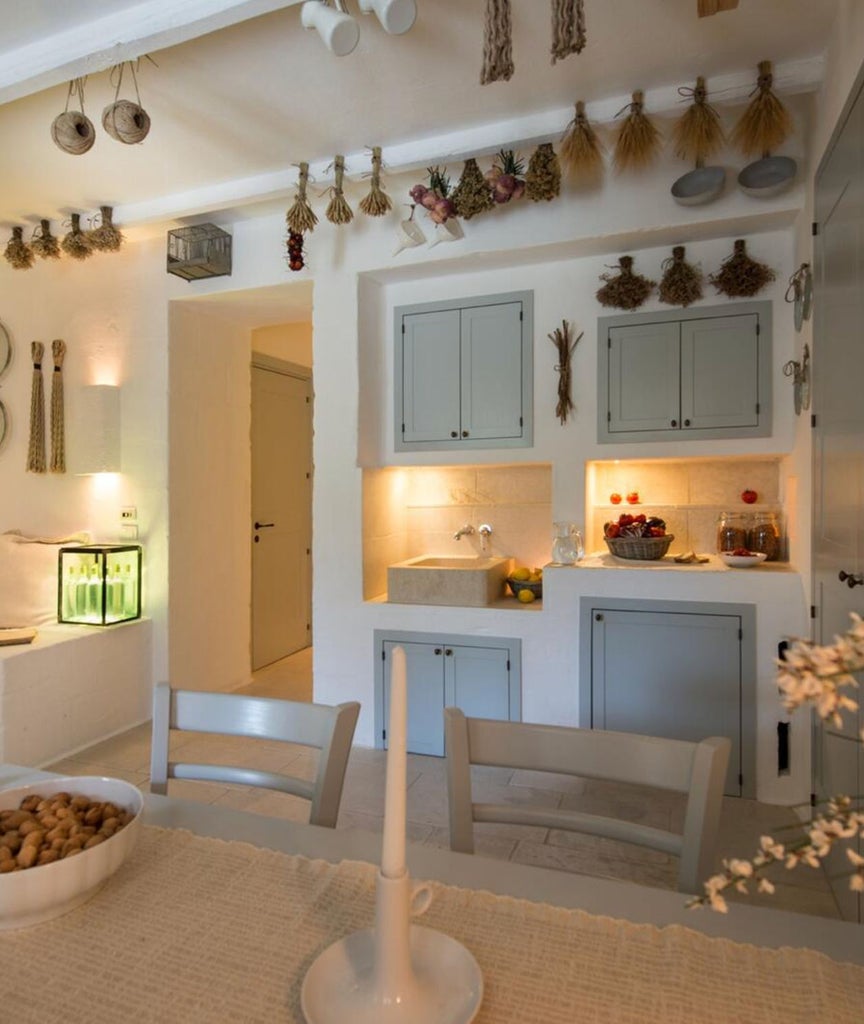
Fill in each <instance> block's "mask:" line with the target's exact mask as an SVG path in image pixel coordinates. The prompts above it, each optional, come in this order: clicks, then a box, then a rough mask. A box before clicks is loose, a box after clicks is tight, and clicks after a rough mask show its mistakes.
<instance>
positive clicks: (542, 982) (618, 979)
mask: <svg viewBox="0 0 864 1024" xmlns="http://www.w3.org/2000/svg"><path fill="white" fill-rule="evenodd" d="M40 778H46V779H51V778H56V776H55V775H53V774H51V773H49V772H42V771H38V770H36V769H33V768H28V767H26V766H20V765H11V764H3V765H0V789H7V788H10V787H14V786H19V785H27V784H30V783H32V782H34V781H37V780H38V779H40ZM380 858H381V836H380V835H377V834H374V833H370V832H363V831H360V830H354V829H340V828H336V829H327V828H320V827H316V826H312V825H306V824H301V823H297V822H293V821H286V820H284V819H275V818H267V817H264V816H261V815H257V814H253V813H249V812H245V811H239V810H234V809H232V808H228V807H224V806H217V805H210V804H205V803H197V802H194V801H190V800H180V799H176V798H173V797H170V796H168V797H163V796H156V795H152V794H148V795H147V796H146V798H145V806H144V810H143V812H142V827H141V830H140V835H139V838H138V841H137V843H136V845H135V847H134V849H133V850H132V852H131V854H130V856H129V857H128V859H127V860H126V861H125V862H124V863H123V864H122V865H121V867H120V868H119V870H118V871H117V872H116V873H115V874H114V875H113V876H112V877H111V878H109V879H108V881H107V882H106V884H105V885H104V886H103V887H102V888H101V889H100V890H99V891H98V892H97V893H96V894H95V895H94V896H93V897H92V898H91V899H90V900H89V901H88V902H86V903H84V904H83V905H81V906H79V907H77V908H76V909H74V910H72V911H70V912H68V913H66V914H64V915H63V916H60V917H57V918H55V919H53V920H50V921H46V922H43V923H41V924H37V925H33V926H30V927H27V928H19V929H9V930H5V931H0V965H2V968H0V970H2V976H3V985H2V988H0V1024H5V1022H9V1024H12V1022H15V1024H55V1022H56V1024H61V1022H62V1024H79V1022H80V1024H139V1022H140V1024H145V1022H146V1024H259V1022H260V1024H265V1022H266V1024H283V1022H284V1024H295V1022H296V1024H304V1021H305V1018H304V1015H303V1012H302V1009H301V988H302V985H303V980H304V978H305V976H306V974H307V972H308V971H309V968H310V967H311V966H312V964H313V963H315V961H316V960H317V958H318V957H319V956H320V955H321V953H322V952H323V951H324V950H326V949H327V948H328V947H330V946H331V945H332V944H333V943H334V942H337V941H338V940H340V939H342V938H344V937H345V936H347V935H349V934H350V933H352V932H355V931H357V930H360V929H365V928H370V927H371V926H372V924H373V922H374V916H375V909H374V908H375V886H376V877H377V870H378V868H377V865H378V864H379V862H380ZM407 864H408V869H409V871H410V874H411V877H412V879H413V880H415V881H416V882H417V883H420V882H421V881H422V882H424V883H426V884H428V886H429V888H430V890H431V902H430V903H429V906H428V909H427V910H426V911H425V913H424V914H423V916H422V918H420V919H418V923H422V925H423V926H424V927H427V928H431V929H436V930H439V931H441V932H444V933H445V934H447V935H449V936H451V937H452V938H453V939H455V940H456V941H457V942H459V943H461V944H462V945H464V947H465V948H466V949H467V950H469V952H470V953H471V954H472V955H473V957H474V958H475V959H476V961H477V964H478V965H479V967H480V971H481V973H482V977H483V998H482V1003H481V1005H480V1008H479V1012H478V1013H477V1016H476V1021H477V1022H478V1024H581V1022H594V1021H597V1022H601V1021H604V1022H605V1021H608V1022H615V1024H627V1022H630V1021H632V1022H637V1021H638V1022H639V1024H646V1022H648V1024H650V1022H662V1024H685V1022H686V1024H710V1022H717V1024H730V1022H742V1024H747V1022H751V1021H752V1022H754V1024H755V1022H767V1021H783V1022H784V1024H786V1022H796V1021H801V1022H804V1021H807V1022H808V1024H811V1022H813V1021H817V1022H820V1021H824V1022H829V1021H830V1022H835V1021H836V1022H841V1024H842V1022H846V1021H849V1022H853V1021H854V1022H856V1024H857V1022H860V1021H861V1020H862V1019H864V929H862V928H861V927H860V926H858V925H856V924H852V923H850V922H843V921H839V920H831V919H827V918H821V917H815V916H809V915H801V914H794V913H787V912H784V911H781V910H774V909H768V908H765V907H757V906H752V905H747V904H745V903H735V904H732V905H731V906H730V909H729V913H728V914H725V915H724V914H718V913H715V912H712V911H710V910H707V909H698V910H693V909H688V907H687V897H686V895H685V894H683V893H680V892H673V891H668V890H662V889H656V888H650V887H648V886H643V885H638V884H635V883H631V882H623V881H621V882H619V881H615V880H613V879H605V878H596V877H589V876H586V875H578V874H572V873H569V872H561V871H554V870H549V869H545V868H538V867H530V866H527V865H521V864H516V863H511V862H508V861H497V860H491V859H488V858H485V857H481V856H477V855H466V854H458V853H453V852H451V851H449V850H446V849H440V848H435V847H432V846H426V845H419V844H412V843H409V844H408V846H407ZM35 870H39V869H38V868H37V869H35ZM305 1024H317V1022H316V1021H314V1020H313V1021H305ZM345 1024H351V1021H350V1020H348V1019H346V1021H345ZM405 1024H410V1021H408V1020H406V1021H405ZM442 1024H449V1022H445V1021H442Z"/></svg>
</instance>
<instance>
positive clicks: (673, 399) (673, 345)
mask: <svg viewBox="0 0 864 1024" xmlns="http://www.w3.org/2000/svg"><path fill="white" fill-rule="evenodd" d="M606 346H607V358H608V362H609V392H608V393H609V407H608V416H607V421H608V424H609V427H608V429H609V432H610V433H620V432H621V431H626V432H628V433H629V432H631V431H637V430H669V429H673V430H674V429H676V428H677V427H678V420H679V418H680V406H681V402H680V394H679V392H680V387H679V379H678V359H679V332H678V324H677V323H675V322H672V323H656V324H634V325H633V326H632V327H629V326H628V327H612V328H610V329H609V335H608V338H607V342H606Z"/></svg>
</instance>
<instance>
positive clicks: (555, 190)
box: [525, 142, 561, 203]
mask: <svg viewBox="0 0 864 1024" xmlns="http://www.w3.org/2000/svg"><path fill="white" fill-rule="evenodd" d="M560 193H561V166H560V164H559V163H558V157H557V156H556V155H555V149H554V147H553V146H552V143H551V142H541V143H540V145H539V146H538V147H537V148H536V149H535V150H534V152H533V153H532V154H531V159H530V160H529V161H528V173H527V174H526V175H525V195H526V196H527V197H528V198H529V199H530V200H532V202H535V203H539V202H540V201H541V200H542V199H546V200H550V199H555V197H556V196H558V195H560Z"/></svg>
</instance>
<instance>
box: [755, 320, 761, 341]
mask: <svg viewBox="0 0 864 1024" xmlns="http://www.w3.org/2000/svg"><path fill="white" fill-rule="evenodd" d="M761 333H762V325H761V324H760V323H759V321H758V320H757V321H756V337H757V338H758V337H759V335H760V334H761Z"/></svg>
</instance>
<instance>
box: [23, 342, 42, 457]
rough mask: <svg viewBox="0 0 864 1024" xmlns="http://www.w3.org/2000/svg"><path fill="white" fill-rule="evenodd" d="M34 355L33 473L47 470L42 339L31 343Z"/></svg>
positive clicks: (31, 426)
mask: <svg viewBox="0 0 864 1024" xmlns="http://www.w3.org/2000/svg"><path fill="white" fill-rule="evenodd" d="M30 355H31V356H32V357H33V387H32V389H31V392H30V446H29V448H28V450H27V469H28V470H29V471H30V472H31V473H44V472H45V391H44V388H43V385H42V357H43V356H44V355H45V346H44V345H43V344H42V342H41V341H34V342H32V343H31V345H30Z"/></svg>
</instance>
